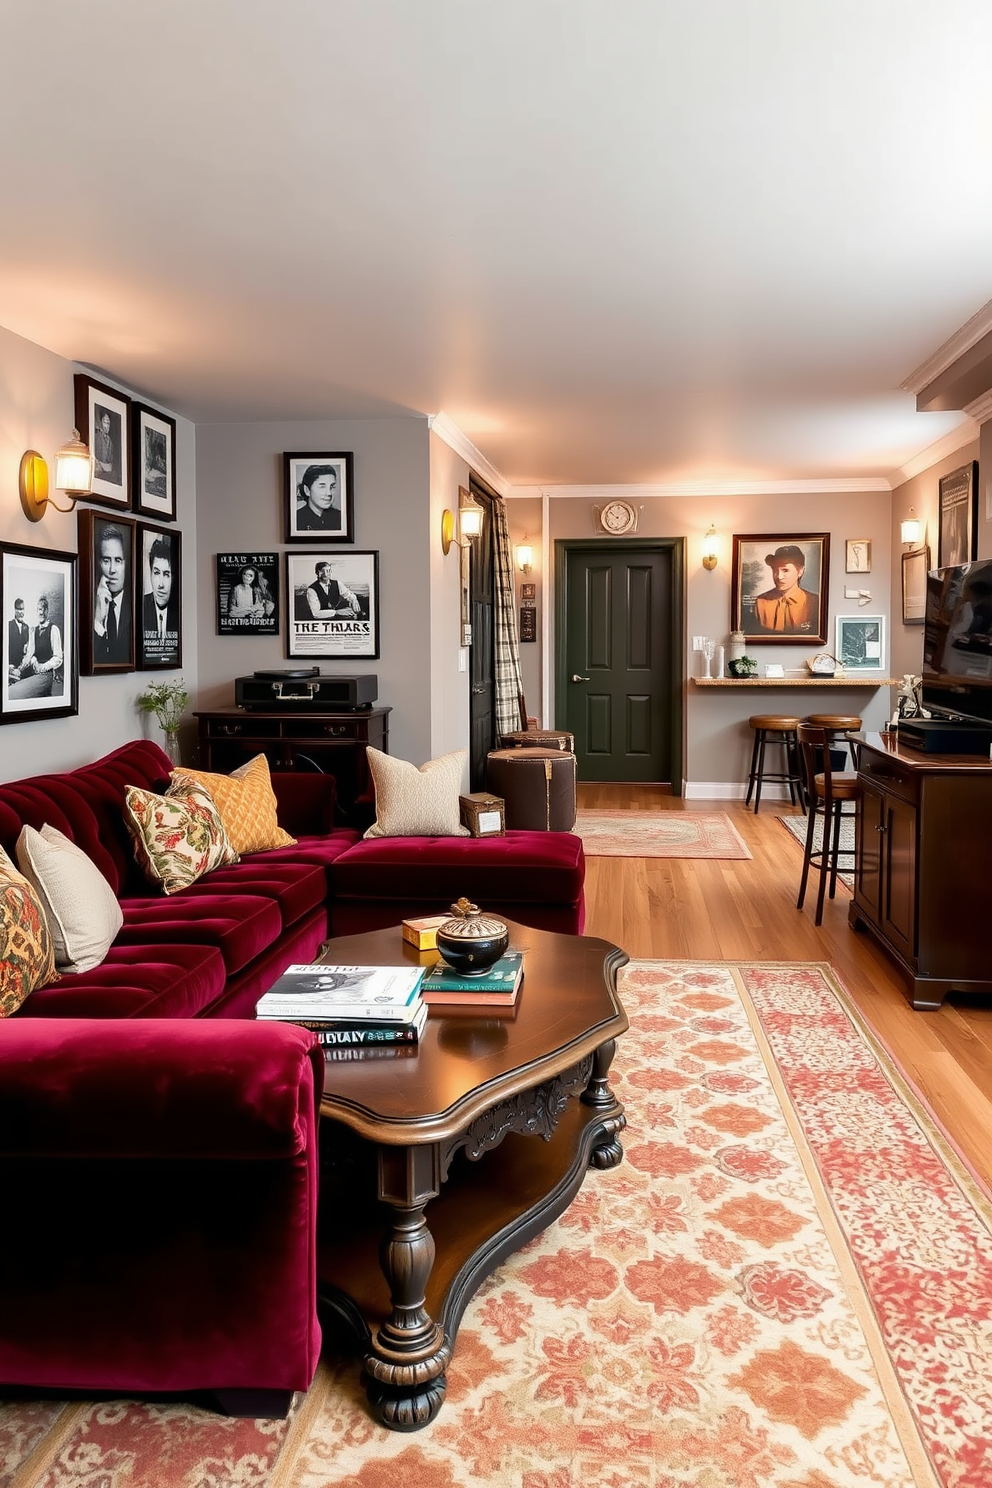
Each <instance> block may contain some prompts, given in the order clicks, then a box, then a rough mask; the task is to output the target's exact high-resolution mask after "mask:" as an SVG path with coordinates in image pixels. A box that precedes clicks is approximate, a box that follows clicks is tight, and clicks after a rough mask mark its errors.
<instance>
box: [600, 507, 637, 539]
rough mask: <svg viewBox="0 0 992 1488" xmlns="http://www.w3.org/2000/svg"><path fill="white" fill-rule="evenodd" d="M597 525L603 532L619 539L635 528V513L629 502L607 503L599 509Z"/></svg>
mask: <svg viewBox="0 0 992 1488" xmlns="http://www.w3.org/2000/svg"><path fill="white" fill-rule="evenodd" d="M599 525H600V526H601V527H602V529H603V531H604V532H609V533H610V534H611V535H612V536H613V537H620V536H622V534H623V533H625V532H632V531H633V530H634V528H635V527H636V526H637V512H636V510H635V509H634V507H632V506H631V504H630V502H629V501H608V502H607V503H606V505H605V506H604V507H602V508H601V509H600V513H599Z"/></svg>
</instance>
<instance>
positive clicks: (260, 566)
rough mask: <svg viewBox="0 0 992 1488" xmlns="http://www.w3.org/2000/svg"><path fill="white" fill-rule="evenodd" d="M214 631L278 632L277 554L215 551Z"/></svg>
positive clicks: (243, 633) (256, 633) (240, 632)
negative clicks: (215, 599)
mask: <svg viewBox="0 0 992 1488" xmlns="http://www.w3.org/2000/svg"><path fill="white" fill-rule="evenodd" d="M217 634H218V635H278V634H279V554H278V553H218V554H217Z"/></svg>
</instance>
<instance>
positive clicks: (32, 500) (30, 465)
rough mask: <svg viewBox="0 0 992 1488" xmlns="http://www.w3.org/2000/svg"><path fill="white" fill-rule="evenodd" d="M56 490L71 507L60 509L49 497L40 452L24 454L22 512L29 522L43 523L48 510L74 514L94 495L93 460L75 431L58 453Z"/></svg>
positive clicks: (19, 480)
mask: <svg viewBox="0 0 992 1488" xmlns="http://www.w3.org/2000/svg"><path fill="white" fill-rule="evenodd" d="M55 489H56V490H57V491H64V492H65V493H66V495H67V496H68V497H69V505H68V506H59V504H58V502H57V501H53V500H52V498H51V496H49V494H48V464H47V462H46V461H45V459H44V457H43V456H42V455H39V453H38V451H37V450H25V451H24V454H23V455H22V456H21V464H20V469H19V471H18V474H17V490H18V494H19V495H20V498H21V509H22V510H23V512H24V515H25V516H26V517H27V519H28V521H29V522H40V521H41V519H42V517H43V516H44V515H45V510H46V508H47V507H48V506H54V508H55V510H56V511H60V512H71V511H73V510H74V509H75V506H76V502H77V501H80V500H82V499H83V498H84V497H86V496H89V495H91V494H92V491H93V456H92V455H91V454H90V452H89V449H88V448H87V446H86V445H85V444H84V443H83V441H82V440H81V439H80V437H79V430H78V429H73V431H72V438H71V439H69V440H67V441H66V443H65V444H63V446H62V448H61V449H59V450H56V452H55Z"/></svg>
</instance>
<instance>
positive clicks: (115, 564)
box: [76, 507, 137, 677]
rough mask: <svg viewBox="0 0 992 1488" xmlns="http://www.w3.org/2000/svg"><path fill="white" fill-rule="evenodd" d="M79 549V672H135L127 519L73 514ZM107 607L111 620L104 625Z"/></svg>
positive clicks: (131, 533) (131, 541)
mask: <svg viewBox="0 0 992 1488" xmlns="http://www.w3.org/2000/svg"><path fill="white" fill-rule="evenodd" d="M76 521H77V542H78V547H79V612H78V613H79V670H80V673H81V675H82V676H84V677H99V676H103V675H110V674H112V673H115V672H133V671H134V669H135V625H134V588H135V585H134V571H135V530H136V526H137V524H136V523H135V522H134V521H133V520H132V519H131V518H130V517H120V516H117V515H114V516H104V515H103V513H102V512H97V511H91V510H90V509H89V508H88V507H86V508H83V509H81V510H79V511H78V512H77V513H76ZM111 602H112V603H113V609H114V612H115V620H114V621H113V622H111V621H110V618H109V609H110V605H111Z"/></svg>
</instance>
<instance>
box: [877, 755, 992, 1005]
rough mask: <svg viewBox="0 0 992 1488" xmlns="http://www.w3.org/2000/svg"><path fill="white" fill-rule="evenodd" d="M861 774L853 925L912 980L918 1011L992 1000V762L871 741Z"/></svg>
mask: <svg viewBox="0 0 992 1488" xmlns="http://www.w3.org/2000/svg"><path fill="white" fill-rule="evenodd" d="M859 775H860V780H861V787H862V794H861V800H860V801H859V803H858V812H857V821H856V837H857V858H856V864H855V885H854V899H853V901H852V904H851V908H850V910H849V912H848V918H849V922H850V924H851V925H852V926H854V928H855V929H862V928H864V929H867V930H868V931H870V933H871V934H872V935H873V936H874V937H875V938H876V940H878V941H880V943H881V944H882V945H883V946H884V947H885V949H886V950H887V951H888V952H889V954H890V955H891V956H892V957H893V958H894V959H895V961H896V962H897V963H898V965H899V966H900V967H901V968H902V969H903V971H904V972H905V973H906V974H907V976H908V978H909V981H910V987H911V999H912V1004H913V1007H914V1008H919V1009H921V1010H922V1009H931V1010H932V1009H934V1008H939V1007H940V1005H941V1003H942V1002H943V1000H944V998H945V997H946V996H947V994H948V993H949V992H965V993H980V994H986V995H987V994H988V993H992V964H990V956H989V934H990V922H992V893H990V890H989V844H990V843H992V763H990V762H989V760H987V759H983V758H982V757H981V756H980V755H960V754H955V755H949V754H922V753H920V752H919V751H918V750H915V749H909V748H908V747H906V746H905V745H901V744H900V743H899V741H898V737H897V735H896V734H869V735H868V737H867V739H866V741H865V743H864V745H863V746H862V749H861V762H860V770H859Z"/></svg>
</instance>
